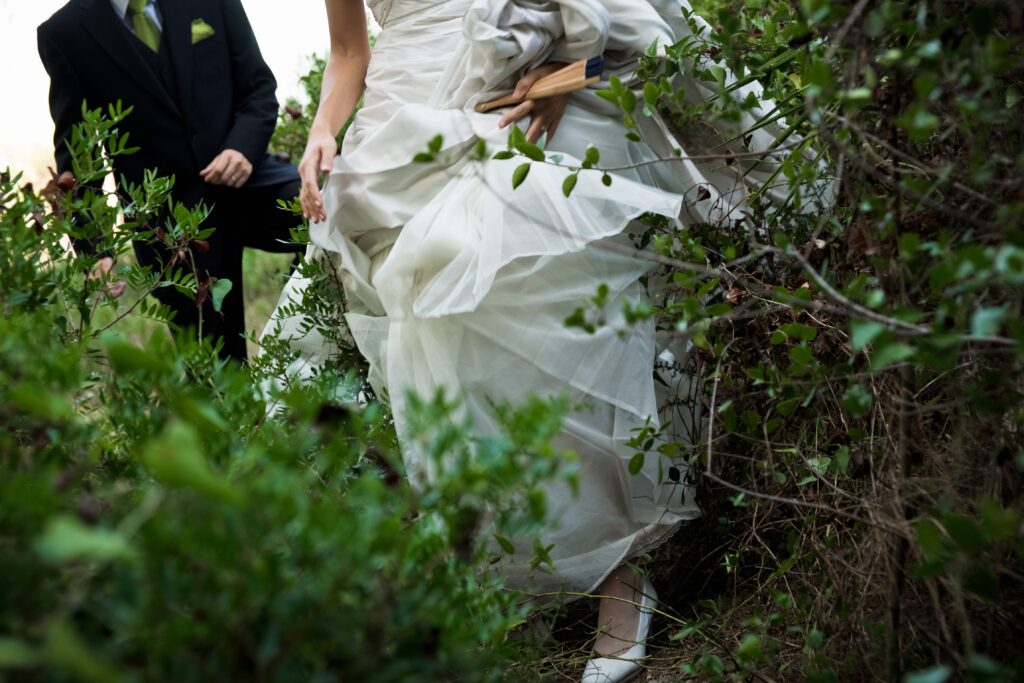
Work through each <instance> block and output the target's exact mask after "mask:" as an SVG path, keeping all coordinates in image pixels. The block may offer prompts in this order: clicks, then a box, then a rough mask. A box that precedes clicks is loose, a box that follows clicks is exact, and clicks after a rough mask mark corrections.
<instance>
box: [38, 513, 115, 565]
mask: <svg viewBox="0 0 1024 683" xmlns="http://www.w3.org/2000/svg"><path fill="white" fill-rule="evenodd" d="M35 547H36V552H38V553H39V554H40V555H41V556H42V557H43V558H44V559H46V560H47V561H49V562H53V563H54V564H64V563H68V562H75V561H88V562H101V563H102V562H114V561H117V560H128V559H131V558H133V557H135V551H134V550H133V549H132V547H131V545H129V543H128V539H126V538H125V537H124V536H122V535H121V534H119V533H118V532H116V531H112V530H110V529H101V528H93V527H88V526H85V525H84V524H83V523H82V522H80V521H78V519H76V518H75V517H71V516H70V515H61V516H59V517H55V518H53V519H51V520H50V522H49V523H48V524H47V525H46V529H45V530H44V531H43V534H42V536H40V537H39V539H38V540H37V541H36V546H35Z"/></svg>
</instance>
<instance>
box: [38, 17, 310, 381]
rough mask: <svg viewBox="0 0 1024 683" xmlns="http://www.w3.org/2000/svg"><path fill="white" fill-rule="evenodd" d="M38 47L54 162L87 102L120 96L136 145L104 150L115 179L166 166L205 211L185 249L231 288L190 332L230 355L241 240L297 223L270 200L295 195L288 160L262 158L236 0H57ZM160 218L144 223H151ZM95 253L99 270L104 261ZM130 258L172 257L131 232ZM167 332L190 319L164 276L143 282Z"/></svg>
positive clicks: (273, 104)
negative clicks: (197, 244) (203, 234)
mask: <svg viewBox="0 0 1024 683" xmlns="http://www.w3.org/2000/svg"><path fill="white" fill-rule="evenodd" d="M39 55H40V57H41V58H42V61H43V65H44V66H45V67H46V71H47V73H49V75H50V81H51V82H50V112H51V114H52V115H53V120H54V123H55V125H56V133H55V135H54V142H55V146H56V159H57V172H58V173H62V172H64V171H70V170H71V155H70V152H69V150H68V146H67V141H68V140H69V138H70V135H71V130H72V128H73V126H74V125H75V124H76V123H78V122H79V121H80V120H81V116H82V102H83V101H85V102H87V103H88V106H89V107H90V108H96V107H106V105H107V104H110V103H113V102H117V101H118V100H120V101H122V102H123V103H124V105H125V107H126V108H127V107H128V106H131V107H134V111H133V112H132V114H131V115H129V116H128V118H127V119H126V120H125V121H124V123H123V124H121V129H122V130H123V131H124V132H127V133H129V134H130V142H131V144H132V146H135V147H138V148H139V149H140V151H139V152H138V153H137V154H133V155H129V156H119V157H115V159H114V166H115V177H116V179H117V181H118V182H120V181H121V178H122V176H123V177H124V179H125V180H127V181H128V182H129V183H135V184H141V183H142V180H143V176H144V173H145V171H146V170H147V169H157V171H158V173H159V174H160V175H163V176H170V175H173V176H174V177H175V184H174V192H173V197H174V200H175V201H177V202H181V203H184V204H186V205H188V206H194V205H196V204H198V203H199V202H203V203H205V204H206V205H207V206H209V207H211V208H212V212H211V214H210V217H209V219H208V220H207V222H206V224H205V226H208V227H213V228H215V229H216V230H215V232H214V234H213V235H212V236H211V237H210V238H209V240H208V242H209V249H208V250H205V253H200V252H199V250H197V249H194V250H192V251H193V258H194V259H195V262H196V264H197V266H198V269H199V271H200V276H201V278H202V279H204V280H205V279H206V278H207V277H216V278H218V279H228V280H230V281H231V282H232V284H233V287H232V290H231V292H230V293H229V294H228V296H227V297H226V298H225V299H224V301H223V304H222V309H221V313H217V312H216V311H214V310H213V308H212V305H211V304H210V302H206V303H205V304H204V305H203V311H202V326H201V329H202V330H203V333H204V334H206V335H208V336H209V337H211V338H212V340H214V341H221V342H222V343H223V347H222V355H223V356H224V357H228V358H234V359H237V360H239V361H244V360H245V357H246V345H245V339H244V338H243V337H242V335H243V333H244V331H245V317H244V310H243V305H242V303H243V296H242V251H243V248H244V247H256V248H259V249H263V250H265V251H274V252H297V251H299V247H298V246H296V245H292V244H289V243H288V241H289V230H290V229H291V228H293V227H297V225H298V223H299V221H298V219H296V218H295V217H294V216H292V215H291V214H289V213H287V212H285V211H282V210H281V209H279V208H278V206H277V202H278V200H279V199H285V200H291V199H293V198H295V197H296V196H297V195H298V192H299V176H298V173H297V171H296V169H295V167H294V166H292V165H290V164H286V163H283V162H281V161H278V160H277V159H275V158H273V157H270V156H268V155H267V145H268V143H269V141H270V136H271V134H272V133H273V131H274V126H275V125H276V121H277V110H278V103H277V99H276V96H275V90H276V88H277V83H276V82H275V80H274V76H273V74H272V73H271V72H270V69H269V68H268V67H267V65H266V63H265V62H264V61H263V57H262V55H261V54H260V49H259V45H257V43H256V37H255V36H254V35H253V32H252V27H251V26H250V25H249V21H248V19H247V18H246V15H245V11H244V10H243V9H242V5H241V0H70V2H68V3H67V4H66V5H65V6H64V7H63V8H61V9H60V10H59V11H58V12H57V13H56V14H54V15H53V16H52V17H51V18H50V19H48V20H47V21H46V22H45V23H43V24H42V25H41V26H40V27H39ZM165 218H166V217H160V218H159V219H158V220H159V222H160V223H162V222H163V221H164V220H165ZM75 246H76V250H77V251H78V252H79V253H80V254H81V253H83V252H84V253H87V254H92V255H93V256H98V257H99V260H100V268H102V269H103V270H107V271H109V269H110V268H111V267H112V265H113V259H112V258H110V257H109V256H107V255H103V254H96V247H95V245H93V244H90V243H88V242H81V241H79V242H77V243H76V245H75ZM134 247H135V253H136V256H137V258H138V260H139V262H140V263H141V264H142V265H145V266H149V267H151V268H153V269H155V270H160V269H161V267H162V264H163V263H166V262H168V260H169V259H170V258H171V257H172V255H171V254H170V253H169V252H168V250H167V249H166V248H164V247H163V246H162V245H160V244H154V243H149V242H142V241H138V240H136V241H135V243H134ZM156 295H157V298H159V299H160V301H161V302H162V303H164V304H165V305H167V306H168V307H170V309H171V310H172V311H173V313H174V315H173V322H174V325H175V328H176V329H178V330H185V329H189V328H196V327H199V309H198V308H197V306H196V304H195V302H193V301H192V300H191V299H190V298H189V297H186V296H184V295H181V294H179V293H177V292H176V290H175V289H174V288H173V287H164V288H160V289H158V290H157V294H156Z"/></svg>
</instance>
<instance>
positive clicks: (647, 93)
mask: <svg viewBox="0 0 1024 683" xmlns="http://www.w3.org/2000/svg"><path fill="white" fill-rule="evenodd" d="M660 96H661V90H659V89H658V86H656V85H654V83H651V82H650V81H647V82H646V83H644V104H646V105H647V106H648V107H650V108H651V109H654V108H655V107H656V106H658V98H659V97H660Z"/></svg>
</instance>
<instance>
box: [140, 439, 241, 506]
mask: <svg viewBox="0 0 1024 683" xmlns="http://www.w3.org/2000/svg"><path fill="white" fill-rule="evenodd" d="M141 460H142V463H143V464H144V465H145V466H146V468H147V469H148V470H149V471H150V473H151V474H152V475H153V478H154V479H156V480H157V481H159V482H160V483H162V484H164V485H166V486H170V487H172V488H187V489H193V490H196V491H199V492H200V493H203V494H205V495H207V496H209V497H210V498H215V499H218V500H224V501H228V502H238V501H239V499H240V497H241V496H240V495H239V493H238V492H237V491H236V490H235V489H234V488H233V487H232V486H231V485H230V484H229V483H228V482H227V481H226V480H225V479H223V478H221V477H220V476H218V475H217V474H215V473H214V472H213V470H212V469H210V466H209V464H207V462H206V458H205V456H204V454H203V451H202V446H201V444H200V443H199V435H198V434H197V433H196V431H195V429H194V428H192V427H191V426H189V425H186V424H184V423H182V422H171V423H170V424H169V425H167V427H166V428H165V429H164V431H163V432H161V433H160V435H158V436H157V437H156V438H154V439H153V440H152V441H150V442H149V443H148V444H147V445H146V446H145V448H144V449H143V451H142V455H141Z"/></svg>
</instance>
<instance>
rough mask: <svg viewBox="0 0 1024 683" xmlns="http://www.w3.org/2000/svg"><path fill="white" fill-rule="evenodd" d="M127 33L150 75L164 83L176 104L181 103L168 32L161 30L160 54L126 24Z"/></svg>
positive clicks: (165, 88)
mask: <svg viewBox="0 0 1024 683" xmlns="http://www.w3.org/2000/svg"><path fill="white" fill-rule="evenodd" d="M124 30H125V33H127V34H128V38H127V40H129V41H131V44H132V47H134V48H135V51H136V52H138V53H139V56H140V57H141V58H142V61H144V62H145V63H146V65H147V66H148V67H149V69H150V71H151V72H152V73H151V74H150V76H152V78H153V79H155V80H156V81H157V82H158V83H161V84H163V86H164V90H166V91H167V94H168V95H170V96H171V99H172V100H174V102H175V104H178V105H179V106H180V105H181V99H180V98H179V97H178V80H177V78H175V75H174V63H173V62H172V61H171V51H170V48H169V47H168V46H167V34H166V33H164V32H161V34H160V52H159V54H158V53H156V52H153V51H152V50H150V49H149V47H148V46H147V45H146V44H145V43H143V42H142V41H141V40H140V39H139V37H138V36H137V35H135V32H134V31H132V29H131V28H129V27H128V25H127V24H125V25H124Z"/></svg>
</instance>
